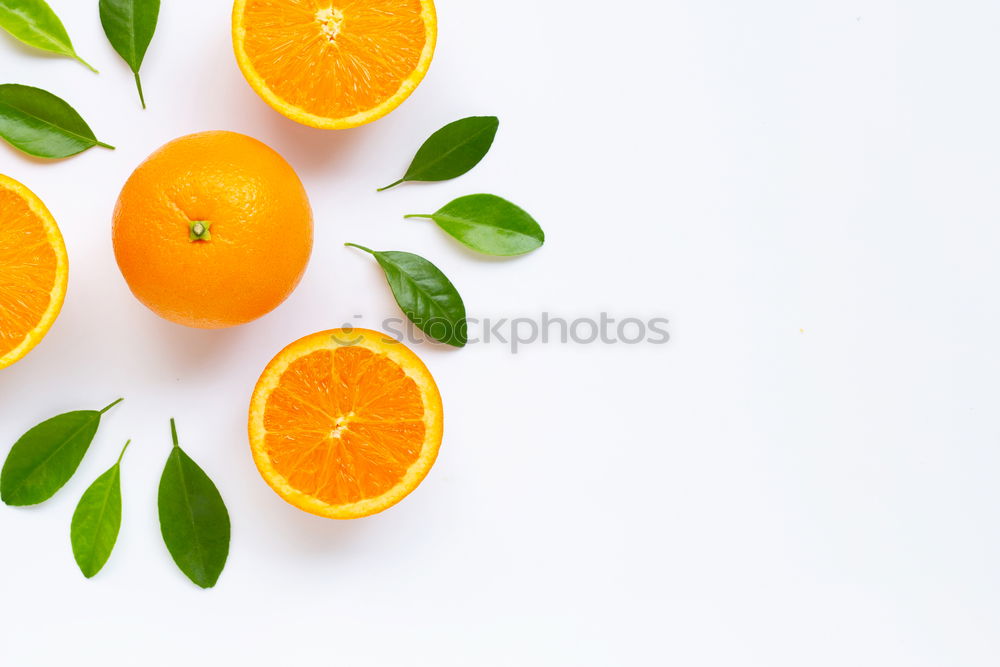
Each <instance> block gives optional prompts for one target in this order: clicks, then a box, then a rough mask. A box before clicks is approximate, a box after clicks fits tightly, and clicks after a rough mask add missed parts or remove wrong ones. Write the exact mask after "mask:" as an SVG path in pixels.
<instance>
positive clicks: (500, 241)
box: [405, 195, 545, 257]
mask: <svg viewBox="0 0 1000 667" xmlns="http://www.w3.org/2000/svg"><path fill="white" fill-rule="evenodd" d="M405 217H407V218H428V219H430V220H433V221H434V222H436V223H437V225H438V227H440V228H441V229H443V230H444V231H446V232H448V234H450V235H451V236H453V237H454V238H455V239H457V240H458V241H459V242H461V243H463V244H464V245H466V246H468V247H470V248H472V249H473V250H476V251H478V252H481V253H485V254H487V255H497V256H501V257H509V256H512V255H523V254H524V253H527V252H531V251H532V250H537V249H538V248H540V247H542V244H543V243H545V232H544V231H542V228H541V227H540V226H539V224H538V223H537V222H535V219H534V218H532V217H531V216H530V215H528V213H527V212H526V211H524V209H522V208H520V207H519V206H515V205H514V204H512V203H510V202H509V201H507V200H506V199H503V198H501V197H497V196H496V195H468V196H466V197H459V198H458V199H456V200H455V201H453V202H451V203H450V204H446V205H445V206H444V207H443V208H441V210H439V211H438V212H437V213H430V214H416V215H408V216H405Z"/></svg>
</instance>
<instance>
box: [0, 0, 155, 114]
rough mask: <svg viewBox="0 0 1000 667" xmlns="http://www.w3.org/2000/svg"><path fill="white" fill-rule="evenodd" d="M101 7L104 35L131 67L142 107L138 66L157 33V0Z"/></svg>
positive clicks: (113, 1) (105, 1)
mask: <svg viewBox="0 0 1000 667" xmlns="http://www.w3.org/2000/svg"><path fill="white" fill-rule="evenodd" d="M0 2H2V0H0ZM100 10H101V25H102V26H104V34H105V35H107V36H108V41H109V42H111V46H113V47H114V49H115V51H117V52H118V55H120V56H121V57H122V59H123V60H124V61H125V62H126V63H127V64H128V66H129V68H130V69H131V70H132V74H133V75H134V76H135V86H136V88H137V89H138V90H139V101H140V102H141V103H142V108H143V109H145V108H146V98H145V97H144V96H143V94H142V81H141V80H140V79H139V68H140V67H142V59H143V58H144V57H145V56H146V49H148V48H149V43H150V42H151V41H152V40H153V33H154V32H156V21H157V19H158V18H159V16H160V0H101V2H100Z"/></svg>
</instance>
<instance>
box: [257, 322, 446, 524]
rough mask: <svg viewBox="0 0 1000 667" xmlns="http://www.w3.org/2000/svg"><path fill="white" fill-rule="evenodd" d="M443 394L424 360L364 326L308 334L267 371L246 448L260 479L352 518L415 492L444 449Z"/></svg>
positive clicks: (311, 506)
mask: <svg viewBox="0 0 1000 667" xmlns="http://www.w3.org/2000/svg"><path fill="white" fill-rule="evenodd" d="M441 434H442V410H441V395H440V394H439V393H438V389H437V385H436V384H435V383H434V378H433V377H431V374H430V372H429V371H428V370H427V367H426V366H424V364H423V362H421V361H420V359H419V358H418V357H417V355H415V354H414V353H413V352H411V351H410V350H409V349H408V348H407V347H405V346H404V345H403V344H402V343H400V342H399V341H396V340H394V339H392V338H390V337H388V336H386V335H385V334H381V333H378V332H376V331H370V330H368V329H350V330H348V329H334V330H331V331H321V332H319V333H316V334H312V335H311V336H306V337H305V338H302V339H300V340H298V341H296V342H294V343H292V344H291V345H289V346H288V347H286V348H285V349H284V350H282V351H281V352H280V353H279V354H278V356H276V357H275V358H274V359H273V360H272V361H271V363H269V364H268V365H267V368H265V369H264V373H263V374H262V375H261V376H260V380H259V381H258V382H257V387H256V388H255V389H254V392H253V398H252V399H251V401H250V448H251V450H252V451H253V457H254V462H255V463H256V464H257V468H258V469H259V470H260V473H261V475H263V477H264V480H265V481H266V482H267V483H268V484H269V485H270V486H271V488H272V489H274V490H275V491H276V492H277V494H278V495H279V496H281V497H282V498H284V499H285V500H286V501H288V502H289V503H291V504H292V505H294V506H296V507H298V508H299V509H301V510H305V511H306V512H311V513H312V514H318V515H319V516H325V517H329V518H331V519H355V518H358V517H363V516H368V515H370V514H375V513H376V512H381V511H382V510H384V509H386V508H388V507H391V506H392V505H395V504H396V503H398V502H399V501H400V500H402V499H403V498H404V497H405V496H406V495H407V494H409V493H410V492H411V491H413V490H414V489H415V488H417V485H419V484H420V482H421V481H423V479H424V477H426V475H427V472H428V471H429V470H430V468H431V466H432V465H433V464H434V460H435V459H436V458H437V454H438V449H439V448H440V446H441Z"/></svg>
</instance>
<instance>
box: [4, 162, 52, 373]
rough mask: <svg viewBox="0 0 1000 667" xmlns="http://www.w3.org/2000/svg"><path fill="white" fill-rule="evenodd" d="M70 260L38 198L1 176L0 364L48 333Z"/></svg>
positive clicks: (20, 355) (15, 357)
mask: <svg viewBox="0 0 1000 667" xmlns="http://www.w3.org/2000/svg"><path fill="white" fill-rule="evenodd" d="M68 278H69V260H68V259H67V257H66V245H65V244H64V243H63V237H62V234H60V233H59V227H58V225H56V221H55V219H54V218H53V217H52V214H51V213H49V210H48V209H47V208H45V204H43V203H42V200H41V199H39V198H38V197H36V196H35V193H33V192H32V191H31V190H29V189H28V188H26V187H24V186H23V185H21V184H20V183H18V182H17V181H15V180H14V179H12V178H9V177H7V176H4V175H3V174H0V368H6V367H7V366H10V365H11V364H13V363H14V362H16V361H19V360H20V359H21V358H23V357H24V355H26V354H28V352H30V351H31V349H32V348H33V347H35V346H36V345H38V343H39V341H41V340H42V338H44V337H45V334H46V333H48V331H49V328H50V327H51V326H52V323H53V322H55V321H56V317H57V316H58V315H59V310H60V309H61V308H62V304H63V299H64V298H65V296H66V281H67V280H68Z"/></svg>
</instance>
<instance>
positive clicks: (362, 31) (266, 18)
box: [233, 0, 437, 129]
mask: <svg viewBox="0 0 1000 667" xmlns="http://www.w3.org/2000/svg"><path fill="white" fill-rule="evenodd" d="M436 39H437V17H436V14H435V12H434V3H433V0H236V2H235V4H234V6H233V48H234V50H235V52H236V61H237V62H238V63H239V66H240V69H241V70H242V72H243V76H245V77H246V79H247V81H248V82H249V83H250V86H251V87H252V88H253V89H254V90H255V91H256V92H257V94H258V95H260V96H261V97H262V98H263V99H264V101H265V102H267V103H268V104H270V105H271V106H272V107H274V108H275V109H276V110H278V111H279V112H281V113H282V114H284V115H285V116H288V117H289V118H291V119H292V120H295V121H298V122H300V123H304V124H305V125H311V126H313V127H319V128H324V129H343V128H349V127H357V126H358V125H363V124H365V123H370V122H371V121H373V120H377V119H379V118H381V117H382V116H384V115H386V114H387V113H389V112H390V111H392V110H393V109H395V108H396V107H398V106H399V105H400V104H402V102H403V101H404V100H405V99H406V98H407V97H409V95H410V93H412V92H413V90H414V89H415V88H416V87H417V85H418V84H419V83H420V82H421V81H422V80H423V78H424V75H425V74H426V73H427V69H428V68H429V67H430V64H431V59H432V58H433V56H434V45H435V42H436Z"/></svg>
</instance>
